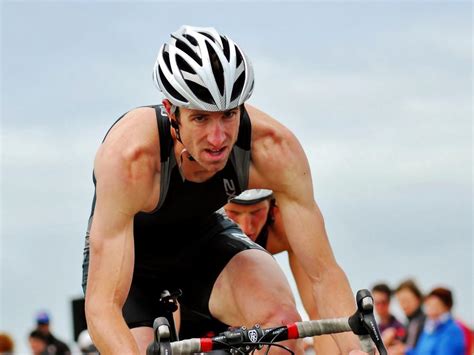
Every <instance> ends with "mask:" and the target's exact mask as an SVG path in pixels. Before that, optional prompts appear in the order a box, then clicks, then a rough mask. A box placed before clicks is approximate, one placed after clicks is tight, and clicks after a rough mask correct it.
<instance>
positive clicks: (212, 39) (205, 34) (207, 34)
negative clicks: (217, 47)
mask: <svg viewBox="0 0 474 355" xmlns="http://www.w3.org/2000/svg"><path fill="white" fill-rule="evenodd" d="M198 33H199V34H202V35H203V36H206V37H207V38H209V39H210V40H211V41H212V42H214V43H216V40H215V39H214V38H212V36H211V35H210V34H209V33H205V32H198Z"/></svg>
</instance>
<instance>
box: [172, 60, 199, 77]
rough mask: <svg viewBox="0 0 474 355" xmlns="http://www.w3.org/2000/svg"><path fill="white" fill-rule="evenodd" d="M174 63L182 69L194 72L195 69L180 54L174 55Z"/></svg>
mask: <svg viewBox="0 0 474 355" xmlns="http://www.w3.org/2000/svg"><path fill="white" fill-rule="evenodd" d="M176 64H178V67H179V68H180V69H181V70H182V71H185V72H188V73H191V74H196V71H195V70H194V69H193V68H192V67H191V66H190V65H189V64H188V63H187V62H186V61H185V60H184V59H183V58H182V57H181V56H180V55H176Z"/></svg>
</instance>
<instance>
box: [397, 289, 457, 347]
mask: <svg viewBox="0 0 474 355" xmlns="http://www.w3.org/2000/svg"><path fill="white" fill-rule="evenodd" d="M424 305H425V312H426V316H427V319H426V322H425V326H424V328H423V333H422V334H421V336H420V339H419V341H418V343H417V344H416V347H415V348H413V349H412V350H410V351H408V352H406V354H407V355H465V351H466V345H465V341H464V333H463V331H462V329H461V327H460V326H459V325H458V324H457V323H456V322H455V321H454V319H453V317H452V315H451V308H452V307H453V296H452V293H451V291H450V290H448V289H446V288H443V287H438V288H435V289H434V290H432V291H431V292H430V293H429V294H428V296H426V298H425V304H424Z"/></svg>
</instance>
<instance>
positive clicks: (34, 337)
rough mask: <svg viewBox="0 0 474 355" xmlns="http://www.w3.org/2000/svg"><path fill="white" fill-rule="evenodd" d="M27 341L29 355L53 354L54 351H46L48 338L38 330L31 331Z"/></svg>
mask: <svg viewBox="0 0 474 355" xmlns="http://www.w3.org/2000/svg"><path fill="white" fill-rule="evenodd" d="M28 341H29V343H30V348H31V353H32V354H33V355H49V354H54V352H53V350H54V349H48V338H47V337H46V335H44V334H43V333H42V332H40V331H39V330H37V329H35V330H33V331H32V332H31V333H30V336H29V338H28Z"/></svg>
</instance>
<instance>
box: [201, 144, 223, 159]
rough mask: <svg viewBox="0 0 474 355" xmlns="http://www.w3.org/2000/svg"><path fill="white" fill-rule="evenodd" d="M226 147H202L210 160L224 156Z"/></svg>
mask: <svg viewBox="0 0 474 355" xmlns="http://www.w3.org/2000/svg"><path fill="white" fill-rule="evenodd" d="M226 150H227V147H222V148H219V149H216V148H209V149H204V152H205V153H206V155H207V157H208V158H210V159H211V160H220V159H222V158H224V157H225V153H226Z"/></svg>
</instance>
